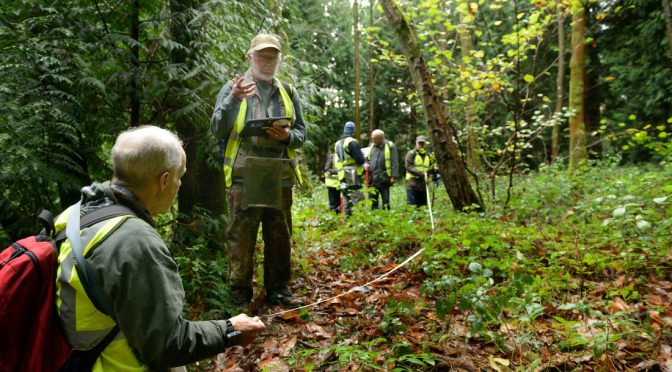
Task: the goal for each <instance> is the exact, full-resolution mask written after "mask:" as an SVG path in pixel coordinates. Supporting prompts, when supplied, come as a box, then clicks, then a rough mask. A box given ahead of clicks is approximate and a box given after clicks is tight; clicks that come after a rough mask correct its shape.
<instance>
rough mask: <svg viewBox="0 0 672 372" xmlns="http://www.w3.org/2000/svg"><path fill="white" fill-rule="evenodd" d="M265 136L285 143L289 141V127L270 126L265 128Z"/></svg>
mask: <svg viewBox="0 0 672 372" xmlns="http://www.w3.org/2000/svg"><path fill="white" fill-rule="evenodd" d="M266 134H268V136H269V137H271V138H273V139H274V140H276V141H283V142H284V141H287V140H288V139H289V127H279V126H275V125H272V126H270V127H268V128H266Z"/></svg>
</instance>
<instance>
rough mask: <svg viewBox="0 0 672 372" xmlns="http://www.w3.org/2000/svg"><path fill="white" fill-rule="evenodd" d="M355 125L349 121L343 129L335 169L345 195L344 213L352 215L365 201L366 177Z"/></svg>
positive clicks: (338, 144) (337, 142)
mask: <svg viewBox="0 0 672 372" xmlns="http://www.w3.org/2000/svg"><path fill="white" fill-rule="evenodd" d="M354 134H355V123H353V122H352V121H348V122H346V123H345V126H344V127H343V136H342V137H341V139H339V140H338V141H336V143H335V144H334V168H336V170H337V171H338V178H339V180H340V182H341V193H342V194H343V200H344V203H343V211H344V212H345V214H346V215H348V216H349V215H351V214H352V207H353V206H355V205H356V204H357V203H358V202H360V201H361V200H362V199H364V194H362V192H361V191H360V189H361V188H362V177H363V175H364V163H366V158H364V153H362V148H361V147H360V146H359V142H357V140H356V139H355V138H354V137H353V135H354Z"/></svg>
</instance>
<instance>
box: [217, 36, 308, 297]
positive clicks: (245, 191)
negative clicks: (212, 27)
mask: <svg viewBox="0 0 672 372" xmlns="http://www.w3.org/2000/svg"><path fill="white" fill-rule="evenodd" d="M247 59H248V61H249V64H250V68H249V70H248V71H247V72H246V73H245V76H235V77H234V78H233V80H231V81H229V82H227V83H226V84H225V85H224V87H223V88H222V89H221V90H220V91H219V94H218V95H217V103H216V104H215V110H214V113H213V115H212V119H211V120H210V128H211V130H212V133H213V134H214V135H215V137H216V138H217V139H220V140H222V139H223V140H225V141H226V146H225V148H226V150H225V153H224V177H225V180H226V186H227V188H228V202H229V211H230V214H231V222H230V224H229V227H228V229H227V231H226V242H227V245H228V257H229V273H228V281H229V285H230V286H231V289H232V293H233V297H234V300H235V301H236V303H237V304H238V305H240V306H245V305H247V304H249V302H250V301H251V300H252V296H253V289H252V281H253V277H254V246H255V243H256V240H257V232H258V230H259V225H260V224H261V226H262V235H263V239H264V287H265V289H266V296H267V300H269V302H271V303H276V304H277V303H282V304H286V305H294V304H296V302H295V301H294V299H293V298H292V293H291V291H290V290H289V280H290V277H291V262H290V261H291V259H290V253H291V246H290V234H291V226H292V224H291V206H292V186H293V185H294V183H295V182H299V183H300V182H301V173H300V171H299V167H298V164H297V162H296V159H295V156H296V150H297V149H299V148H300V147H301V146H302V145H303V143H304V142H305V141H306V129H305V126H304V123H303V114H302V113H301V104H300V100H299V95H298V93H297V92H296V90H295V89H293V87H292V86H291V85H289V84H288V83H286V82H282V81H280V80H279V79H277V78H276V77H275V75H276V73H277V71H278V67H279V65H280V62H281V60H282V53H281V46H280V42H279V41H278V39H277V38H276V37H275V36H273V35H269V34H259V35H257V36H255V37H254V38H253V39H252V43H251V45H250V49H249V50H248V52H247ZM268 118H272V119H271V120H267V121H266V123H265V124H264V125H263V127H262V126H258V127H257V130H256V131H255V132H251V131H249V130H248V129H251V128H252V126H253V123H260V122H263V120H262V121H259V119H268ZM251 120H253V121H252V122H250V121H251Z"/></svg>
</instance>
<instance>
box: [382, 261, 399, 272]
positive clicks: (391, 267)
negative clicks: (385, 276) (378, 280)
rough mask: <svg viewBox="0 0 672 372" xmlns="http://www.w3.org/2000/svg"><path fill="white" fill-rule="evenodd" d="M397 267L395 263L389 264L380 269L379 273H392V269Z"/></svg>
mask: <svg viewBox="0 0 672 372" xmlns="http://www.w3.org/2000/svg"><path fill="white" fill-rule="evenodd" d="M397 266H399V265H397V264H396V263H393V264H391V265H387V266H385V267H383V268H381V269H380V272H381V273H386V272H388V271H392V270H394V268H395V267H397Z"/></svg>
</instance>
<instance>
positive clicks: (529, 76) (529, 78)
mask: <svg viewBox="0 0 672 372" xmlns="http://www.w3.org/2000/svg"><path fill="white" fill-rule="evenodd" d="M523 80H525V82H527V83H528V84H530V83H532V82H533V81H534V76H532V75H530V74H525V76H523Z"/></svg>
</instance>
